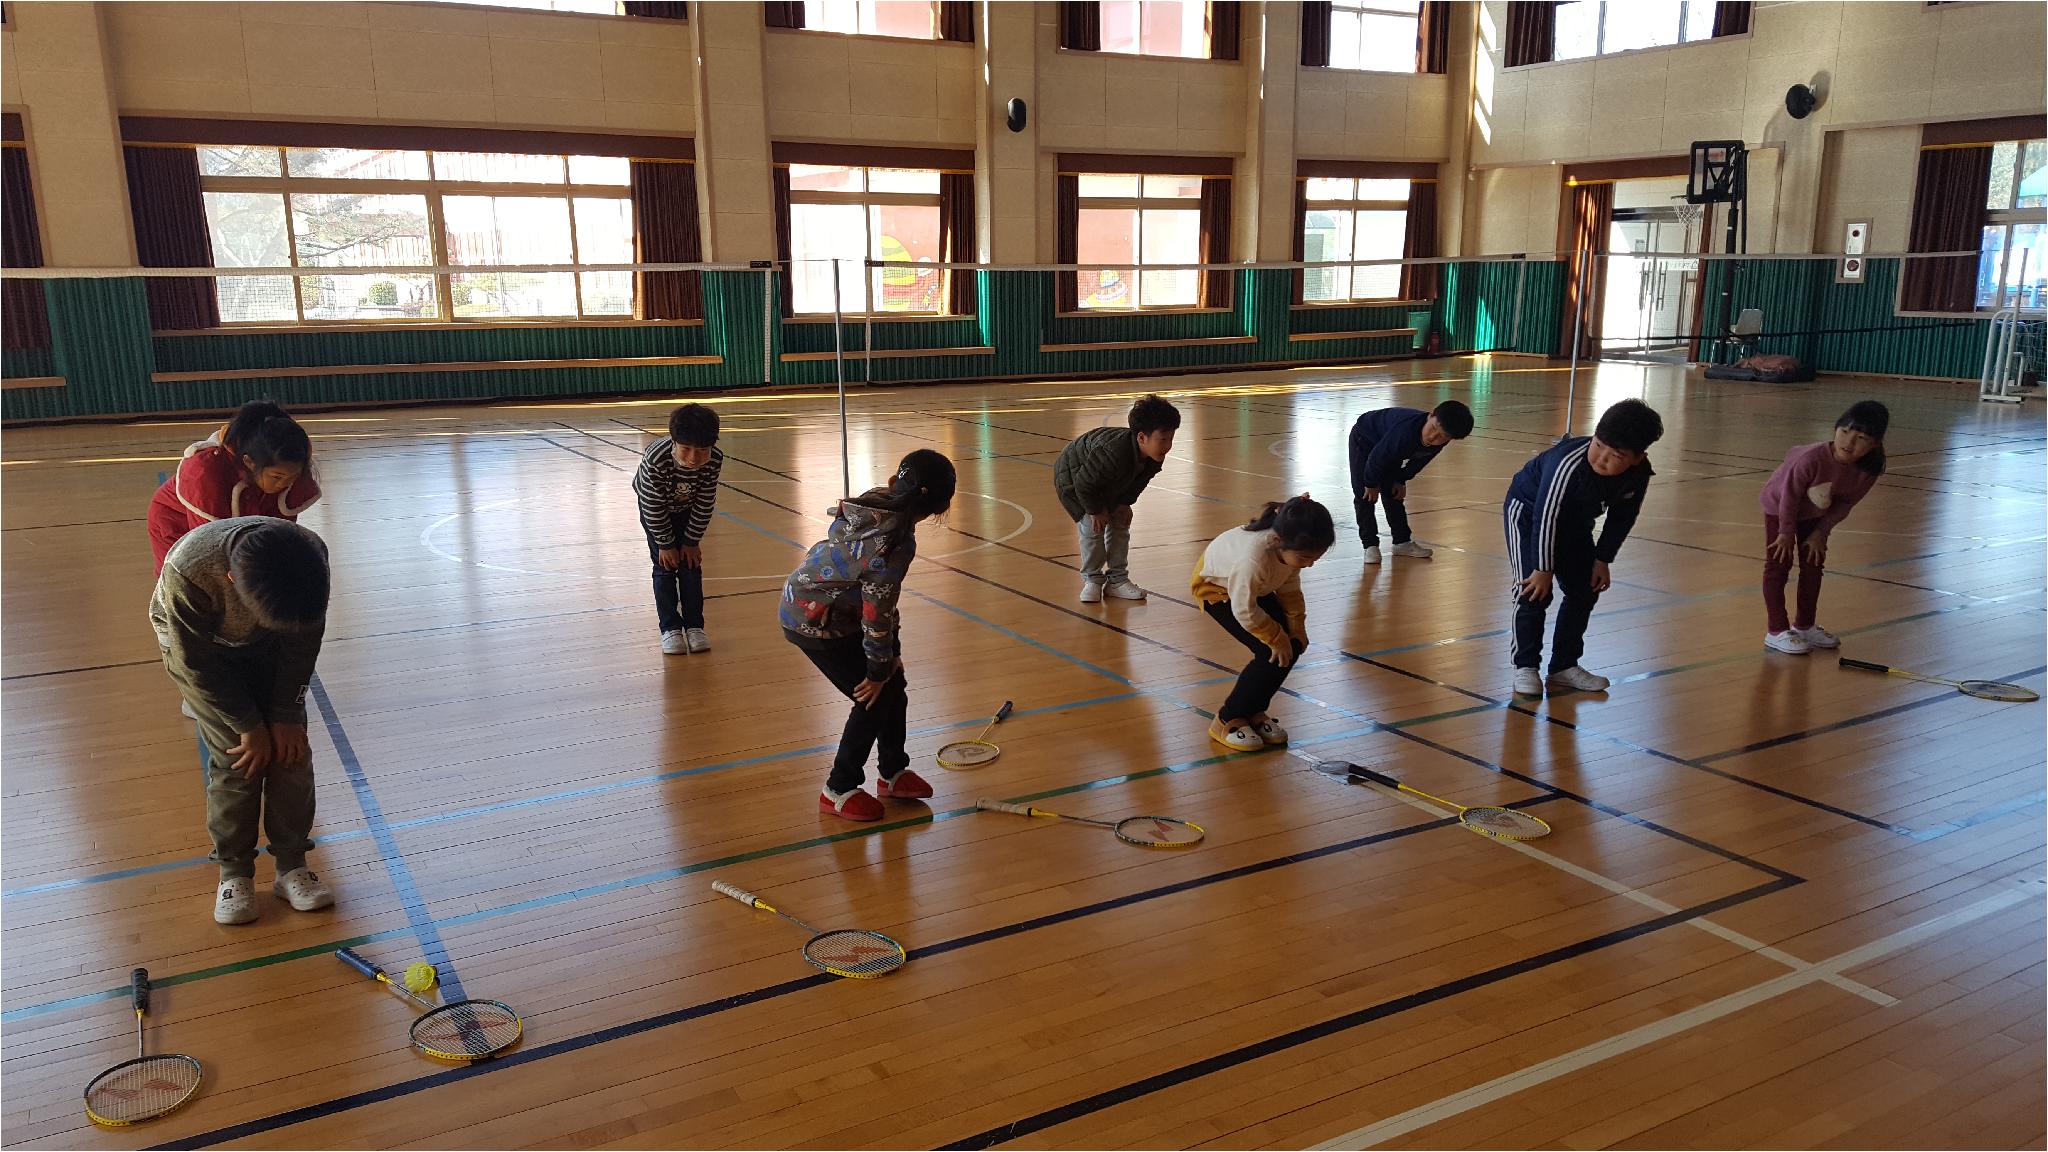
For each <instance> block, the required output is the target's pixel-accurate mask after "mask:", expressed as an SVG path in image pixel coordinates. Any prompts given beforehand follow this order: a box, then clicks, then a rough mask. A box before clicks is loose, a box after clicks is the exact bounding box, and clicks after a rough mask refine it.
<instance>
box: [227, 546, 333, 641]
mask: <svg viewBox="0 0 2048 1152" xmlns="http://www.w3.org/2000/svg"><path fill="white" fill-rule="evenodd" d="M228 572H229V574H230V575H232V576H233V577H234V580H235V591H236V593H237V594H238V595H240V596H241V598H242V602H243V603H245V604H247V605H248V606H249V607H250V609H251V610H253V611H254V612H255V613H256V619H257V620H258V621H259V622H261V623H262V625H263V626H264V627H265V628H270V629H274V630H277V631H283V632H307V631H312V630H313V629H316V628H319V627H320V626H322V625H323V624H324V623H325V622H326V620H327V593H328V574H327V550H326V548H325V546H324V545H322V544H321V543H320V538H319V537H318V536H315V535H314V534H313V533H312V532H310V531H308V530H307V529H304V528H301V527H299V526H298V525H297V524H293V523H291V522H290V521H286V520H276V519H270V518H268V517H266V518H264V519H263V520H262V521H261V522H260V523H257V524H256V525H254V526H252V527H251V528H250V529H249V530H248V531H246V532H244V533H242V534H241V536H239V537H237V538H236V540H235V544H234V548H233V549H232V550H231V551H230V552H229V553H228Z"/></svg>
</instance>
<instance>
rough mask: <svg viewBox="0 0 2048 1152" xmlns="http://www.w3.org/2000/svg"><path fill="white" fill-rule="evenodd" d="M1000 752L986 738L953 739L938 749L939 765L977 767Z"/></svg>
mask: <svg viewBox="0 0 2048 1152" xmlns="http://www.w3.org/2000/svg"><path fill="white" fill-rule="evenodd" d="M1002 754H1003V750H1002V749H1001V748H998V747H996V746H995V745H993V744H991V743H989V742H988V741H986V740H955V741H953V742H952V743H951V744H947V745H945V746H944V747H942V748H940V749H939V767H941V768H979V767H981V766H982V765H984V764H987V763H989V762H990V761H992V760H994V759H995V758H996V757H998V756H1001V755H1002Z"/></svg>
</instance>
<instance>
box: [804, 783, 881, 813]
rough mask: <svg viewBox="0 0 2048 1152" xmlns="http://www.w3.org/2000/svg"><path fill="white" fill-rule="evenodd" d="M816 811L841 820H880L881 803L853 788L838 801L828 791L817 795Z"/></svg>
mask: <svg viewBox="0 0 2048 1152" xmlns="http://www.w3.org/2000/svg"><path fill="white" fill-rule="evenodd" d="M818 811H820V812H823V813H825V814H826V815H828V816H837V817H839V818H841V819H843V820H880V819H881V818H882V802H881V801H880V800H877V799H875V798H874V797H873V796H870V795H868V794H867V793H865V792H863V791H861V790H860V789H858V788H855V789H854V790H853V791H851V792H848V793H847V794H846V795H844V796H842V797H840V798H839V799H838V800H834V799H832V793H831V792H830V791H825V792H820V793H818Z"/></svg>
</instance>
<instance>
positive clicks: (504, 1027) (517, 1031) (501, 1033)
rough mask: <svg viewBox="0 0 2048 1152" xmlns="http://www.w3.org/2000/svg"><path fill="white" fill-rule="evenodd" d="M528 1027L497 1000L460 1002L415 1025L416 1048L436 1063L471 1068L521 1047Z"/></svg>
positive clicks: (413, 1038)
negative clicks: (520, 1041)
mask: <svg viewBox="0 0 2048 1152" xmlns="http://www.w3.org/2000/svg"><path fill="white" fill-rule="evenodd" d="M525 1030H526V1025H525V1023H524V1022H523V1021H521V1020H520V1019H519V1013H517V1012H514V1011H513V1010H512V1009H511V1007H510V1006H509V1005H505V1004H500V1003H499V1002H498V1001H496V1000H457V1001H455V1002H454V1003H452V1004H443V1005H441V1006H440V1007H439V1008H436V1009H434V1010H433V1011H432V1012H429V1013H427V1014H426V1015H424V1016H422V1017H420V1018H419V1019H417V1020H415V1021H413V1022H412V1046H413V1047H415V1048H417V1049H419V1050H420V1051H422V1052H424V1053H426V1054H427V1055H429V1056H432V1057H433V1058H435V1059H436V1060H453V1061H456V1062H458V1063H463V1064H467V1063H469V1062H470V1061H472V1060H483V1059H487V1058H489V1057H492V1056H496V1055H497V1054H498V1053H500V1052H503V1051H504V1050H505V1049H507V1048H510V1047H512V1046H513V1045H514V1044H517V1043H519V1037H520V1035H521V1033H523V1032H525Z"/></svg>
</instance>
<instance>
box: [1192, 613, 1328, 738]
mask: <svg viewBox="0 0 2048 1152" xmlns="http://www.w3.org/2000/svg"><path fill="white" fill-rule="evenodd" d="M1259 608H1260V610H1261V611H1263V612H1265V614H1266V615H1268V616H1271V617H1272V618H1273V619H1275V620H1278V621H1280V623H1281V626H1282V627H1286V625H1287V611H1286V609H1284V608H1282V607H1280V598H1279V597H1278V596H1274V595H1272V594H1271V593H1268V594H1266V595H1264V596H1261V597H1259ZM1204 610H1205V611H1207V612H1208V613H1209V617H1210V618H1211V619H1213V620H1215V621H1216V622H1217V623H1218V624H1221V625H1223V630H1224V631H1225V632H1228V633H1230V634H1231V636H1232V637H1234V638H1236V640H1237V642H1238V643H1239V644H1242V645H1244V646H1245V647H1247V648H1249V649H1251V651H1252V662H1251V663H1249V664H1247V665H1245V666H1244V671H1242V672H1240V673H1238V674H1237V686H1236V687H1234V688H1232V689H1231V690H1230V695H1229V696H1228V697H1226V698H1225V699H1224V701H1223V707H1222V708H1220V709H1218V710H1217V712H1216V718H1217V719H1218V720H1222V721H1224V722H1225V723H1228V722H1230V721H1232V720H1249V719H1251V718H1252V717H1254V716H1257V715H1258V714H1259V713H1261V712H1264V711H1265V710H1266V709H1267V708H1269V707H1271V706H1272V704H1273V696H1274V694H1275V693H1277V692H1279V691H1280V685H1282V684H1284V683H1286V682H1287V674H1288V673H1289V672H1291V671H1293V669H1294V665H1293V664H1292V663H1290V664H1288V665H1287V666H1286V667H1285V668H1282V667H1281V666H1280V665H1278V664H1275V663H1273V652H1272V649H1270V648H1268V647H1266V642H1265V641H1264V640H1261V639H1259V638H1258V637H1257V636H1254V635H1252V634H1251V633H1249V632H1247V631H1245V630H1244V625H1242V624H1240V623H1238V622H1237V617H1236V616H1233V615H1231V613H1230V602H1229V601H1227V600H1225V601H1222V602H1220V603H1216V604H1209V605H1206V606H1205V607H1204ZM1288 643H1289V644H1292V645H1293V646H1294V658H1295V659H1296V660H1300V659H1301V654H1302V652H1303V650H1305V649H1306V648H1307V647H1308V645H1307V644H1305V643H1303V642H1301V641H1299V640H1296V639H1294V638H1293V637H1291V636H1290V637H1288Z"/></svg>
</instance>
